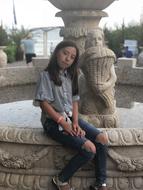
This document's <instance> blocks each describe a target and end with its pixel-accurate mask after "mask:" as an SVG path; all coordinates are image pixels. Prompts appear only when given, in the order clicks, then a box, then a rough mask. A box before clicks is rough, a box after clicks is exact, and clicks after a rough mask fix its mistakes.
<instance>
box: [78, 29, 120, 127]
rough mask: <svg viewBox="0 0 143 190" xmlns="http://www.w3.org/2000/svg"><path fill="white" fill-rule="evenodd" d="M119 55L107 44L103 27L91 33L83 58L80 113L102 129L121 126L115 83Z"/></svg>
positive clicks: (87, 38)
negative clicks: (115, 65) (116, 63)
mask: <svg viewBox="0 0 143 190" xmlns="http://www.w3.org/2000/svg"><path fill="white" fill-rule="evenodd" d="M115 60H116V56H115V54H114V52H113V51H111V50H110V49H109V48H107V47H106V46H105V42H104V33H103V31H102V29H100V28H96V29H94V30H93V31H91V32H89V33H88V34H87V37H86V41H85V52H84V53H83V54H82V55H81V58H80V64H79V65H80V68H81V70H82V73H81V75H80V77H79V89H80V109H79V110H80V113H81V114H84V115H85V116H84V117H88V121H90V122H91V123H93V124H95V125H96V126H97V127H101V128H114V127H119V124H118V115H117V112H116V103H115V98H114V92H115V90H114V86H115V82H116V78H117V77H116V74H115V69H114V63H115Z"/></svg>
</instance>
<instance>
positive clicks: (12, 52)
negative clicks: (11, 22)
mask: <svg viewBox="0 0 143 190" xmlns="http://www.w3.org/2000/svg"><path fill="white" fill-rule="evenodd" d="M4 51H5V52H6V54H7V59H8V63H12V62H14V61H15V58H16V46H15V45H13V44H10V45H8V46H7V47H6V48H5V50H4Z"/></svg>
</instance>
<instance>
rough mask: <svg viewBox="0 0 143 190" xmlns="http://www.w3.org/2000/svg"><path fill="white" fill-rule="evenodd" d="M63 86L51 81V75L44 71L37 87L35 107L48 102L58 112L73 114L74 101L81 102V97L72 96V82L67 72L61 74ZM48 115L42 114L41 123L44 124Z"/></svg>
mask: <svg viewBox="0 0 143 190" xmlns="http://www.w3.org/2000/svg"><path fill="white" fill-rule="evenodd" d="M60 77H61V80H62V85H61V86H57V85H55V84H54V82H53V81H51V80H50V77H49V73H48V72H47V71H43V72H41V73H40V77H39V79H38V82H37V86H36V93H35V101H34V105H39V101H44V100H46V101H47V102H48V103H49V104H50V105H51V106H52V107H53V108H54V109H55V110H56V111H57V112H59V113H63V112H66V113H68V112H71V111H72V103H73V101H78V100H79V95H76V96H72V82H71V79H70V76H69V75H68V74H67V72H61V73H60ZM46 117H49V116H48V114H47V113H45V112H42V115H41V121H42V124H44V122H45V120H46Z"/></svg>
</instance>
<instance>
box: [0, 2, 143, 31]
mask: <svg viewBox="0 0 143 190" xmlns="http://www.w3.org/2000/svg"><path fill="white" fill-rule="evenodd" d="M13 1H14V3H15V13H16V19H17V28H20V27H21V26H24V27H25V28H27V29H31V28H35V27H49V26H64V23H63V21H62V19H61V18H59V17H55V14H56V13H57V12H59V11H60V10H58V9H57V8H55V7H54V6H53V5H52V4H51V3H50V2H49V1H48V0H0V22H1V23H3V25H4V26H8V27H9V28H12V26H13V24H14V16H13ZM104 11H105V12H106V13H107V14H108V17H106V18H102V19H101V22H100V26H101V27H103V26H104V25H105V24H106V26H108V27H111V28H114V27H115V26H120V25H121V24H122V23H123V20H124V23H125V25H128V23H132V22H133V23H134V22H135V23H136V22H138V23H139V22H140V15H141V14H143V0H118V1H114V2H113V3H112V4H111V5H110V6H109V7H108V8H106V9H105V10H104Z"/></svg>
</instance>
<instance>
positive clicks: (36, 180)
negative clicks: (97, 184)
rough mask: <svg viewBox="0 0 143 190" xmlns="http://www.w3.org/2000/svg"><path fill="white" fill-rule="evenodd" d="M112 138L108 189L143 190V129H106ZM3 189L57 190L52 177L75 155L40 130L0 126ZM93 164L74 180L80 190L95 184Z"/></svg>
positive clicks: (79, 172)
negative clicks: (52, 182)
mask: <svg viewBox="0 0 143 190" xmlns="http://www.w3.org/2000/svg"><path fill="white" fill-rule="evenodd" d="M103 130H105V131H106V132H107V134H108V136H109V151H108V168H107V174H108V180H107V182H108V186H109V187H110V188H111V189H114V190H122V189H126V190H131V189H133V190H141V189H142V188H143V182H142V180H143V161H142V160H143V129H121V128H120V129H119V128H118V129H103ZM0 141H1V147H0V171H1V172H0V189H3V190H5V189H6V190H7V189H9V190H12V189H14V190H19V189H20V190H31V189H33V190H34V189H35V190H41V189H42V190H46V189H50V190H52V189H54V188H53V186H52V184H51V177H52V176H53V175H55V174H56V173H57V172H59V171H60V170H61V168H62V167H63V166H64V165H65V163H67V161H68V160H69V159H70V158H71V157H72V155H73V154H74V153H75V152H73V151H71V150H69V149H67V148H66V147H62V146H61V145H60V144H58V143H55V141H53V140H51V139H50V138H48V137H47V136H45V135H44V133H43V130H42V129H41V128H38V129H34V128H33V129H32V128H19V127H18V126H17V127H16V126H0ZM93 168H94V163H93V162H90V163H89V164H87V165H86V166H85V167H84V168H82V169H81V170H80V171H78V172H77V173H76V174H75V176H74V177H73V178H72V180H71V182H72V184H73V186H75V187H76V188H77V189H79V190H82V189H88V187H89V185H91V184H93V183H94V181H95V179H94V169H93Z"/></svg>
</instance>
